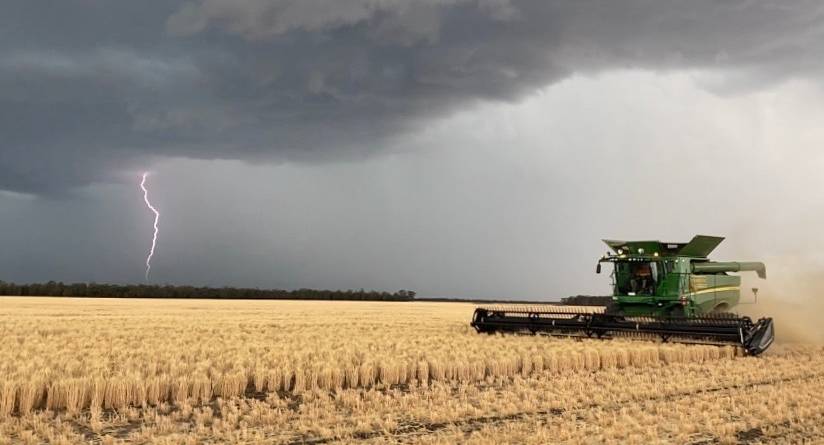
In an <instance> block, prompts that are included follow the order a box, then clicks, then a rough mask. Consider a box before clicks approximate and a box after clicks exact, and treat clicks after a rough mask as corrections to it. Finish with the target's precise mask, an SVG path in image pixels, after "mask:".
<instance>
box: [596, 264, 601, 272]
mask: <svg viewBox="0 0 824 445" xmlns="http://www.w3.org/2000/svg"><path fill="white" fill-rule="evenodd" d="M595 273H601V263H598V265H597V266H595Z"/></svg>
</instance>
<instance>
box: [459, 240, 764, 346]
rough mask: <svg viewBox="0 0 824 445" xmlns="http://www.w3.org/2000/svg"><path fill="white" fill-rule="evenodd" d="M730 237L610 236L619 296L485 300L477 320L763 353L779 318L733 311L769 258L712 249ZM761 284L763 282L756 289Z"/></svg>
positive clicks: (483, 325) (484, 326)
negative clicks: (734, 257) (736, 257)
mask: <svg viewBox="0 0 824 445" xmlns="http://www.w3.org/2000/svg"><path fill="white" fill-rule="evenodd" d="M723 240H724V238H721V237H715V236H703V235H698V236H696V237H694V238H693V239H692V241H690V242H689V243H662V242H660V241H613V240H604V242H605V243H606V244H607V245H608V246H609V247H610V249H611V250H612V252H608V253H607V254H606V255H604V256H603V257H602V258H601V259H600V260H598V265H597V267H596V272H597V273H600V272H601V264H602V263H612V264H613V266H614V270H613V273H612V286H613V293H612V297H611V298H608V299H607V304H605V305H599V306H576V305H563V304H557V305H535V306H526V305H490V306H479V307H478V308H476V309H475V313H474V314H473V316H472V322H471V325H472V326H473V327H474V328H475V329H476V330H477V331H478V332H484V333H494V332H527V333H533V334H536V333H547V334H551V335H569V336H583V337H594V338H609V337H615V336H637V337H650V336H652V337H659V338H660V339H661V340H662V341H670V340H672V341H684V342H695V343H712V344H735V345H739V346H741V348H742V349H743V350H744V351H745V352H746V353H747V354H748V355H758V354H760V353H762V352H764V351H765V350H766V349H767V348H769V347H770V345H771V344H772V342H773V340H774V337H775V333H774V329H773V320H772V318H761V319H759V320H758V321H755V322H754V321H753V320H752V319H751V318H749V317H741V316H738V315H736V314H733V313H730V312H729V310H730V309H732V308H733V307H734V306H736V305H737V304H738V303H739V299H740V288H741V278H740V277H738V276H735V275H729V274H728V272H743V271H754V272H756V273H757V274H758V276H759V277H760V278H762V279H764V278H766V276H767V271H766V268H765V266H764V264H763V263H757V262H747V263H744V262H715V261H710V260H709V259H708V258H707V256H708V255H709V254H710V253H711V252H712V251H713V250H715V248H716V247H718V245H719V244H720V243H721V242H722V241H723ZM754 291H755V290H754Z"/></svg>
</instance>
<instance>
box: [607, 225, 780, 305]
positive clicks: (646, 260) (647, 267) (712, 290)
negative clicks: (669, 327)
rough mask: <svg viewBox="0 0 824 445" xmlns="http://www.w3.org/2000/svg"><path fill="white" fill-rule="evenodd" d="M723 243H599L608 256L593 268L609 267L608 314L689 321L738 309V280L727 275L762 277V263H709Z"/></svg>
mask: <svg viewBox="0 0 824 445" xmlns="http://www.w3.org/2000/svg"><path fill="white" fill-rule="evenodd" d="M723 240H724V238H721V237H716V236H704V235H698V236H696V237H694V238H693V239H692V241H690V242H689V243H662V242H660V241H614V240H604V242H605V243H606V244H607V246H609V247H610V249H611V250H612V252H608V253H607V254H606V255H604V256H603V257H602V258H601V259H600V260H599V261H598V264H599V266H600V264H601V263H612V264H613V265H614V268H613V272H612V288H613V292H612V297H613V307H612V308H611V309H612V310H611V311H612V312H617V313H624V314H628V315H658V316H689V317H692V316H699V315H704V314H717V313H726V312H728V311H729V310H730V309H732V308H733V307H734V306H736V305H737V304H738V303H739V300H740V289H741V278H740V277H738V276H734V275H729V274H728V272H742V271H754V272H756V273H757V274H758V276H759V277H760V278H762V279H763V278H766V277H767V275H766V268H765V266H764V264H763V263H757V262H715V261H710V260H709V259H708V258H707V257H708V256H709V254H710V253H711V252H712V251H713V250H715V248H716V247H718V245H719V244H721V241H723ZM598 269H600V267H599V268H598Z"/></svg>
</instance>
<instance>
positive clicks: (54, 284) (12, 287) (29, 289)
mask: <svg viewBox="0 0 824 445" xmlns="http://www.w3.org/2000/svg"><path fill="white" fill-rule="evenodd" d="M0 295H4V296H21V297H25V296H32V297H34V296H37V297H97V298H206V299H227V300H246V299H249V300H356V301H411V300H414V299H415V292H414V291H411V290H399V291H397V292H394V293H390V292H385V291H375V290H364V289H357V290H354V289H349V290H320V289H295V290H283V289H257V288H238V287H220V288H216V287H195V286H172V285H168V284H167V285H162V286H161V285H150V284H105V283H63V282H60V281H49V282H47V283H29V284H15V283H9V282H5V281H2V280H0Z"/></svg>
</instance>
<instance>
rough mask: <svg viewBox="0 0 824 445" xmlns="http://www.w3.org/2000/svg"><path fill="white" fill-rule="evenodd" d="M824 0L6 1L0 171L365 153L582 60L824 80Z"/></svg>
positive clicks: (106, 178) (752, 80)
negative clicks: (771, 0) (177, 159)
mask: <svg viewBox="0 0 824 445" xmlns="http://www.w3.org/2000/svg"><path fill="white" fill-rule="evenodd" d="M822 15H824V5H822V3H821V2H819V1H813V0H811V1H797V2H780V1H775V2H770V1H751V0H731V1H726V2H717V1H694V2H676V1H640V0H639V1H620V2H617V1H572V0H570V1H550V0H420V1H401V0H335V1H321V0H269V1H267V0H200V1H185V2H181V1H142V2H129V1H107V2H98V1H88V0H65V1H61V2H57V3H50V4H44V3H42V2H32V1H27V0H11V1H7V2H5V3H4V7H3V14H2V15H1V16H0V189H4V190H8V191H13V192H23V193H33V194H44V195H54V194H60V193H64V192H66V191H67V190H71V189H72V188H74V187H77V186H82V185H87V184H90V183H94V182H101V181H102V182H118V181H120V178H121V176H120V175H121V174H123V172H130V171H133V170H135V169H137V168H143V167H144V166H147V165H152V163H154V162H156V161H157V160H159V159H164V158H194V159H231V160H241V161H251V162H285V161H289V162H298V163H301V162H306V163H319V162H330V161H338V160H351V159H363V158H367V157H370V156H372V155H375V154H379V153H381V152H383V151H384V150H386V149H387V147H391V146H393V145H394V144H396V143H397V142H398V141H399V140H402V139H403V138H405V137H407V136H408V135H410V134H414V133H415V132H416V131H419V130H421V129H422V128H425V127H426V126H427V125H429V124H431V123H433V122H436V121H438V120H440V119H443V118H445V117H446V116H450V115H454V114H455V113H456V112H458V111H461V110H466V109H471V108H473V107H477V106H479V105H481V104H483V103H488V102H516V101H520V100H522V99H524V98H525V97H527V96H529V95H530V94H532V93H534V92H535V91H536V90H538V89H540V88H542V87H545V86H547V85H550V84H553V83H554V82H558V81H559V80H561V79H565V78H568V77H569V76H572V75H574V74H576V73H583V74H591V73H597V72H603V71H605V70H613V69H627V68H640V69H649V70H680V69H701V70H704V71H708V72H717V73H722V74H723V75H722V76H719V77H718V80H717V81H713V82H709V81H708V82H707V84H706V85H705V86H706V88H708V89H710V90H712V91H713V92H714V93H716V94H735V93H737V92H740V91H748V90H752V89H758V88H760V87H762V86H764V85H770V84H774V83H777V82H781V81H785V80H788V79H792V78H804V79H809V80H812V81H814V82H820V81H821V78H822V76H821V75H822V69H824V45H822V44H821V42H822V41H823V40H824V20H822V19H823V18H824V17H822Z"/></svg>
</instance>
